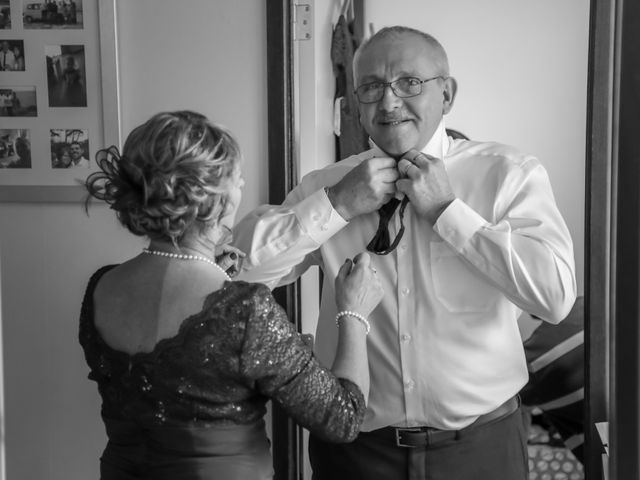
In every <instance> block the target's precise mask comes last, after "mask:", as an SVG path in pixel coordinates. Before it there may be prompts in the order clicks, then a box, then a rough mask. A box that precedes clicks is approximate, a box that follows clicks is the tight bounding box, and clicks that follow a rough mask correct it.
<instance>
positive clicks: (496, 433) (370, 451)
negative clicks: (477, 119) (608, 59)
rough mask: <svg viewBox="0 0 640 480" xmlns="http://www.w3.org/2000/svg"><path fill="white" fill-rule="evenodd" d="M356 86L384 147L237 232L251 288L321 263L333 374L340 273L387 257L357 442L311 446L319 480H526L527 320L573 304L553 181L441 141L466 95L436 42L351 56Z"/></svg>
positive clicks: (499, 155)
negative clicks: (459, 94)
mask: <svg viewBox="0 0 640 480" xmlns="http://www.w3.org/2000/svg"><path fill="white" fill-rule="evenodd" d="M354 82H355V87H356V94H357V96H358V100H359V103H360V120H361V122H362V125H363V127H364V128H365V129H366V130H367V133H368V134H369V136H370V138H371V141H372V144H373V148H372V149H371V150H369V151H366V152H364V153H362V154H359V155H355V156H352V157H349V158H347V159H345V160H342V161H340V162H338V163H336V164H334V165H330V166H328V167H326V168H324V169H322V170H320V171H316V172H312V173H310V174H309V175H307V176H306V177H305V178H304V179H303V180H302V182H301V183H300V185H299V186H298V187H296V188H295V189H294V190H293V191H292V192H291V193H290V195H288V197H287V199H286V200H285V202H284V203H283V205H282V206H279V207H274V206H264V207H260V208H258V209H256V210H255V211H254V212H253V213H251V214H249V215H248V216H247V217H246V218H245V219H243V220H242V221H241V222H240V223H239V224H238V226H237V228H236V229H235V237H236V239H237V243H236V246H237V247H239V248H240V249H241V250H243V251H245V253H246V254H247V256H246V258H245V261H244V265H243V269H244V271H243V272H242V274H241V275H240V278H243V279H249V280H253V281H262V282H265V283H267V284H268V285H270V286H276V285H278V284H286V283H287V282H291V281H293V280H295V279H296V278H297V277H299V276H300V275H301V273H302V272H304V270H306V268H308V267H309V266H310V265H312V264H316V265H319V266H320V268H322V270H323V272H324V274H325V275H324V278H325V281H324V285H323V291H322V302H321V307H320V319H319V322H318V329H317V332H316V345H315V348H316V352H317V354H318V357H319V358H320V359H321V361H323V362H325V364H327V365H328V362H329V361H330V359H331V358H332V356H331V355H332V354H333V352H334V351H335V348H336V341H337V332H336V325H335V322H334V321H333V316H334V315H335V314H336V307H335V305H334V303H333V301H332V300H331V299H332V298H333V288H332V282H333V279H334V278H335V276H336V275H337V271H338V268H339V267H340V265H341V264H342V262H343V261H344V259H345V258H349V257H350V256H353V255H354V254H355V253H357V252H359V251H362V250H363V249H365V247H367V249H369V250H370V251H374V252H376V253H379V255H377V256H374V257H373V258H372V265H373V266H374V268H375V269H376V270H377V272H378V275H379V276H381V277H382V284H383V286H384V290H385V297H384V298H383V300H382V302H381V303H380V305H379V306H378V307H377V308H376V310H375V311H374V312H373V314H372V315H371V317H370V320H371V333H370V335H369V338H368V349H369V367H370V375H371V390H370V394H369V398H368V411H367V414H366V416H365V421H364V424H363V427H362V432H361V433H360V435H359V436H358V438H357V439H356V440H355V442H353V443H352V444H347V445H331V444H328V443H325V442H323V441H321V440H320V439H318V438H316V437H311V439H310V446H309V450H310V452H309V453H310V460H311V465H312V468H313V471H314V479H316V480H317V479H320V480H324V479H331V480H339V479H367V480H371V479H455V480H471V479H479V478H482V479H484V478H487V479H500V480H511V479H520V480H523V479H525V478H528V474H527V470H528V469H527V449H526V438H525V432H524V426H523V422H522V416H521V414H520V412H519V401H518V398H517V393H518V391H519V390H520V389H521V388H522V386H523V385H524V384H525V383H526V382H527V368H526V362H525V357H524V352H523V347H522V342H521V339H520V335H519V331H518V325H517V318H518V316H519V314H520V312H521V311H522V310H524V311H527V312H530V313H532V314H534V315H536V316H538V317H540V318H542V319H544V320H546V321H548V322H551V323H557V322H559V321H561V320H562V319H563V318H564V317H565V316H566V315H567V313H568V312H569V310H570V308H571V306H572V305H573V302H574V300H575V295H576V294H575V291H576V283H575V273H574V269H575V267H574V260H573V247H572V242H571V238H570V236H569V232H568V230H567V227H566V225H565V223H564V221H563V219H562V217H561V215H560V213H559V212H558V209H557V207H556V205H555V203H554V199H553V194H552V192H551V187H550V184H549V180H548V177H547V174H546V172H545V170H544V168H543V167H542V165H541V164H540V163H539V162H538V160H537V159H535V158H534V157H532V156H529V155H523V154H521V153H519V152H518V151H517V150H515V149H514V148H512V147H507V146H504V145H500V144H495V143H480V142H472V141H467V140H454V139H452V138H449V137H448V136H447V135H446V133H445V126H444V121H443V116H444V115H445V114H447V113H448V112H449V111H450V110H451V108H452V106H453V102H454V99H455V95H456V89H457V85H456V81H455V79H454V78H453V77H451V76H450V74H449V65H448V60H447V56H446V53H445V51H444V49H443V48H442V46H441V45H440V44H439V43H438V42H437V41H436V40H435V39H434V38H432V37H431V36H429V35H426V34H424V33H422V32H419V31H417V30H413V29H408V28H405V27H391V28H385V29H383V30H381V31H379V32H378V33H376V34H375V35H374V36H373V37H372V38H371V39H370V40H369V41H368V42H366V43H365V44H363V45H362V46H361V47H360V49H359V50H358V52H357V53H356V56H355V59H354ZM396 161H397V163H396ZM396 197H398V199H399V198H403V199H404V200H403V201H402V203H400V202H399V201H398V200H396V199H395V198H396ZM406 199H408V203H407V200H406ZM398 203H400V206H399V207H398V211H397V212H396V213H393V212H391V211H390V210H391V209H392V208H393V207H394V206H396V207H397V204H398ZM386 205H390V207H387V206H386ZM383 206H384V207H383ZM381 207H382V208H381ZM378 210H379V212H378ZM385 218H390V219H391V221H390V222H389V224H388V225H385V222H384V219H385ZM372 237H373V239H372Z"/></svg>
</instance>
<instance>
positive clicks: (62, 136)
mask: <svg viewBox="0 0 640 480" xmlns="http://www.w3.org/2000/svg"><path fill="white" fill-rule="evenodd" d="M50 138H51V168H78V169H84V170H85V171H86V170H87V169H89V168H90V167H91V162H89V159H88V158H86V156H85V152H88V151H89V135H88V134H87V131H86V130H81V129H77V128H68V129H54V130H51V137H50Z"/></svg>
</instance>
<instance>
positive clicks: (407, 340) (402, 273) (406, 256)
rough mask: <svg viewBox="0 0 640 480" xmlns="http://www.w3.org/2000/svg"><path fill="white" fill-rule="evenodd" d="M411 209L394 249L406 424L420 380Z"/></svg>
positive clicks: (413, 414)
mask: <svg viewBox="0 0 640 480" xmlns="http://www.w3.org/2000/svg"><path fill="white" fill-rule="evenodd" d="M410 215H411V213H410V212H409V210H407V211H406V215H405V219H404V224H405V234H404V237H403V239H402V241H401V242H400V244H399V245H398V248H397V249H396V251H395V252H394V254H395V256H396V263H397V275H398V283H397V292H396V295H397V299H398V300H397V301H398V337H399V338H398V342H399V351H400V373H401V376H402V386H403V390H404V410H405V421H406V422H407V425H413V424H415V419H416V417H417V413H418V412H419V395H418V382H417V378H418V377H417V375H418V372H417V366H418V362H417V357H416V351H415V348H416V342H415V332H414V325H415V322H414V321H413V319H414V318H415V300H414V295H415V292H414V288H413V284H412V278H413V276H412V270H413V264H412V259H411V252H410V250H409V239H410V238H411V232H410V231H409V228H410V227H409V223H410V221H409V216H410ZM394 220H395V222H394V223H395V227H396V228H395V230H396V232H397V231H398V230H399V229H400V219H399V216H398V215H395V216H394Z"/></svg>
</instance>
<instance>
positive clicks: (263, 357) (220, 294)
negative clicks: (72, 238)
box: [80, 266, 365, 480]
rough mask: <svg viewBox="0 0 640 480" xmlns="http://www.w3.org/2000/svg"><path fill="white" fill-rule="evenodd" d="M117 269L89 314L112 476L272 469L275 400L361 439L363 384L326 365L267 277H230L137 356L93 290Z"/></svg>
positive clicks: (334, 436) (341, 438) (106, 461)
mask: <svg viewBox="0 0 640 480" xmlns="http://www.w3.org/2000/svg"><path fill="white" fill-rule="evenodd" d="M110 268H113V266H108V267H103V268H101V269H100V270H98V271H97V272H96V273H95V274H94V275H93V276H92V277H91V279H90V281H89V284H88V287H87V290H86V293H85V297H84V301H83V304H82V311H81V315H80V344H81V345H82V348H83V349H84V353H85V358H86V360H87V363H88V365H89V368H90V370H91V371H90V373H89V378H90V379H91V380H94V381H95V382H97V384H98V389H99V392H100V395H101V396H102V418H103V420H104V423H105V426H106V431H107V436H108V438H109V442H108V444H107V447H106V449H105V451H104V453H103V455H102V458H101V475H102V477H101V478H103V479H105V480H106V479H116V478H117V479H119V480H127V479H141V478H149V479H151V478H153V479H176V478H180V479H183V480H184V479H194V480H195V479H217V478H220V479H230V480H233V479H243V480H244V479H265V478H271V476H272V474H273V471H272V462H271V456H270V452H269V440H268V439H267V436H266V433H265V424H264V420H263V417H264V414H265V412H266V407H265V404H266V402H267V401H268V400H269V399H272V400H274V401H275V402H277V403H278V404H280V405H281V406H282V407H283V408H284V409H285V410H286V411H287V412H288V413H289V414H290V415H291V416H292V417H293V418H294V419H295V420H296V421H297V422H298V423H300V424H301V425H303V426H304V427H307V428H309V429H310V430H311V431H313V432H314V433H315V434H316V435H318V436H320V437H323V438H325V439H327V440H329V441H335V442H345V441H350V440H352V439H353V438H355V436H356V435H357V433H358V430H359V427H360V425H361V423H362V419H363V417H364V412H365V401H364V397H363V395H362V392H361V391H360V389H359V388H358V387H357V386H356V385H355V384H354V383H352V382H350V381H349V380H346V379H338V378H336V377H335V376H333V374H332V373H331V372H330V371H328V370H327V369H325V368H323V367H322V366H320V365H319V364H318V362H317V361H316V359H315V357H314V356H313V354H312V352H311V348H310V347H309V345H307V344H306V343H305V342H304V340H303V337H302V336H301V335H300V334H298V333H297V332H296V331H295V328H294V327H293V325H292V324H291V323H290V322H289V321H288V319H287V316H286V314H285V312H284V311H283V309H282V308H281V307H280V306H279V305H278V304H277V303H276V302H275V300H274V298H273V296H272V295H271V292H270V291H269V289H268V288H267V287H266V286H264V285H262V284H254V283H246V282H226V283H225V285H224V286H223V287H222V288H221V289H220V290H218V291H215V292H213V293H211V294H210V295H209V296H208V297H207V299H206V301H205V303H204V306H203V308H202V310H201V311H200V312H199V313H197V314H195V315H192V316H190V317H189V318H187V319H185V320H184V322H183V323H182V325H181V327H180V330H179V332H178V333H177V334H176V335H175V336H174V337H171V338H167V339H164V340H161V341H160V342H158V344H157V345H156V347H155V348H154V349H153V351H151V352H148V353H137V354H134V355H129V354H127V353H125V352H121V351H117V350H114V349H113V348H111V347H109V345H107V344H106V343H105V342H104V340H103V339H102V337H101V336H100V334H99V332H98V331H97V329H96V327H95V324H94V321H93V292H94V290H95V286H96V284H97V282H98V281H99V279H100V277H101V276H102V275H103V274H104V273H105V272H107V271H108V270H109V269H110Z"/></svg>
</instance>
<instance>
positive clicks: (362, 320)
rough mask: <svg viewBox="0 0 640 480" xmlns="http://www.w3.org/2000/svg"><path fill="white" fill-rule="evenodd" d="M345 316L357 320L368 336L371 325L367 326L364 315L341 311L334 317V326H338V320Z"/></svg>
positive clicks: (367, 322)
mask: <svg viewBox="0 0 640 480" xmlns="http://www.w3.org/2000/svg"><path fill="white" fill-rule="evenodd" d="M345 316H349V317H353V318H355V319H356V320H358V321H359V322H360V323H362V324H363V325H364V328H365V330H366V332H367V335H369V330H371V325H369V320H367V319H366V318H365V316H364V315H360V314H359V313H356V312H352V311H350V310H343V311H341V312H338V314H337V315H336V325H338V326H340V318H342V317H345Z"/></svg>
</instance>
